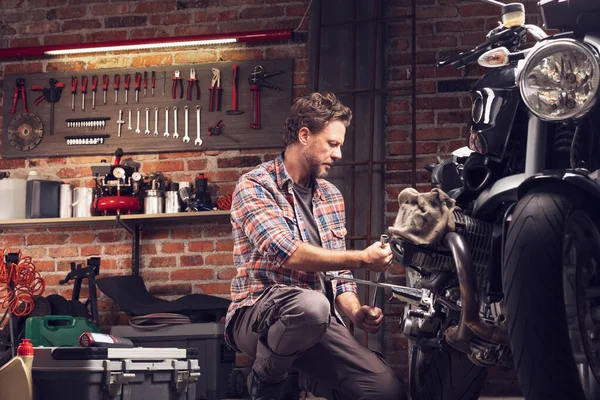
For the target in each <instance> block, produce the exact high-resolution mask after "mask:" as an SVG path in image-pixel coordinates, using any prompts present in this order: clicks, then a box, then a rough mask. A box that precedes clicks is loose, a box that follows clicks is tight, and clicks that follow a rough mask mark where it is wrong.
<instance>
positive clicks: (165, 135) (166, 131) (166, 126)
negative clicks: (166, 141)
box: [164, 107, 169, 137]
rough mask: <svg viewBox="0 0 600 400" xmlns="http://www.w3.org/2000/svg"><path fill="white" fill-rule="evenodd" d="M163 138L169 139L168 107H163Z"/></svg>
mask: <svg viewBox="0 0 600 400" xmlns="http://www.w3.org/2000/svg"><path fill="white" fill-rule="evenodd" d="M164 137H169V107H165V133H164Z"/></svg>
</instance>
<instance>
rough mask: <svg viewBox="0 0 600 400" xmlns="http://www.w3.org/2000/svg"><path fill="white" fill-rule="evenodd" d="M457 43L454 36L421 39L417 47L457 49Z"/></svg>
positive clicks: (418, 40)
mask: <svg viewBox="0 0 600 400" xmlns="http://www.w3.org/2000/svg"><path fill="white" fill-rule="evenodd" d="M456 43H457V42H456V38H455V37H453V36H442V37H440V36H436V37H421V38H418V39H417V46H419V47H420V48H425V49H441V48H445V47H456Z"/></svg>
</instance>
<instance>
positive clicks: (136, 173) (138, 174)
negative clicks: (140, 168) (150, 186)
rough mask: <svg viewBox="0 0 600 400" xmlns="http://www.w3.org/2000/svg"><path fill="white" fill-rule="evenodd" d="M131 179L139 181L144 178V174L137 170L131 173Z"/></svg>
mask: <svg viewBox="0 0 600 400" xmlns="http://www.w3.org/2000/svg"><path fill="white" fill-rule="evenodd" d="M131 179H133V181H134V182H138V181H139V180H141V179H142V174H140V173H139V172H137V171H136V172H134V173H133V174H131Z"/></svg>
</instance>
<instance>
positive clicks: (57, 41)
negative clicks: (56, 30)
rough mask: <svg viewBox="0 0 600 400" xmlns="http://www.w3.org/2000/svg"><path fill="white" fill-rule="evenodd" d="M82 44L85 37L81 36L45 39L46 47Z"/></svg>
mask: <svg viewBox="0 0 600 400" xmlns="http://www.w3.org/2000/svg"><path fill="white" fill-rule="evenodd" d="M81 42H83V35H79V34H69V35H49V36H45V37H44V44H46V45H62V44H73V43H81Z"/></svg>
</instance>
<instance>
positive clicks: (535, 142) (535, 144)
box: [525, 113, 548, 179]
mask: <svg viewBox="0 0 600 400" xmlns="http://www.w3.org/2000/svg"><path fill="white" fill-rule="evenodd" d="M547 130H548V127H547V125H546V123H545V122H544V121H542V120H540V119H539V118H538V117H536V116H535V115H533V114H532V113H529V122H528V124H527V149H526V152H525V179H527V178H529V177H531V176H533V175H535V174H537V173H540V172H544V169H545V168H546V151H547V149H546V142H547V137H548V132H547Z"/></svg>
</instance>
